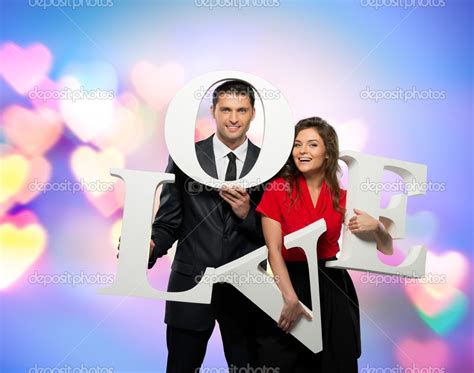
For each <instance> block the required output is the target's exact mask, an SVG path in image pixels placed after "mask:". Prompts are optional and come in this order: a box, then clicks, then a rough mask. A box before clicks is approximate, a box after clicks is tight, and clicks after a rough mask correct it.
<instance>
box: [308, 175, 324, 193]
mask: <svg viewBox="0 0 474 373" xmlns="http://www.w3.org/2000/svg"><path fill="white" fill-rule="evenodd" d="M303 176H304V178H305V180H306V184H308V187H309V188H310V189H313V190H318V189H320V188H321V185H322V184H323V180H324V174H323V173H322V172H317V173H311V174H303Z"/></svg>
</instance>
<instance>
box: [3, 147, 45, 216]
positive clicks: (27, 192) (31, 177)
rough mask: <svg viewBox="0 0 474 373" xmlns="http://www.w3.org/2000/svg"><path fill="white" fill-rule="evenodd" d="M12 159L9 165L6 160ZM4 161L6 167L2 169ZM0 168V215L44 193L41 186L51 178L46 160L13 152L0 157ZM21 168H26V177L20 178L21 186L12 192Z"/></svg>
mask: <svg viewBox="0 0 474 373" xmlns="http://www.w3.org/2000/svg"><path fill="white" fill-rule="evenodd" d="M12 158H13V159H14V161H13V163H9V161H8V160H11V159H12ZM5 161H6V162H7V163H6V167H5V168H3V162H5ZM0 167H2V172H4V174H3V175H4V177H2V178H1V180H0V198H3V200H2V204H1V205H0V215H3V214H4V213H5V212H7V211H8V210H9V209H10V208H11V207H13V206H14V205H15V204H17V203H21V204H27V203H28V202H30V201H31V200H32V199H34V198H35V197H36V196H38V194H39V193H41V192H43V191H44V188H43V186H44V184H45V183H47V182H48V181H49V179H50V177H51V164H50V163H49V162H48V160H47V159H46V158H43V157H40V156H37V157H33V158H27V157H24V156H23V155H21V154H18V153H17V152H15V151H10V152H7V153H6V154H5V155H4V156H1V157H0ZM23 168H26V176H25V177H24V178H23V176H22V180H23V181H22V182H21V186H20V187H19V188H17V189H15V190H14V191H12V190H11V188H12V184H15V183H18V177H19V176H18V173H19V172H23V171H21V170H22V169H23ZM8 190H10V193H8ZM12 192H13V193H12Z"/></svg>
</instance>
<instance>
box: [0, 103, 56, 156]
mask: <svg viewBox="0 0 474 373" xmlns="http://www.w3.org/2000/svg"><path fill="white" fill-rule="evenodd" d="M2 119H3V122H4V130H5V135H6V137H7V139H8V140H9V141H10V142H11V143H12V144H13V145H15V146H16V147H17V148H18V149H19V150H20V151H21V152H22V153H25V154H27V155H30V156H35V155H42V154H44V153H46V152H47V151H48V150H49V149H51V148H52V147H53V146H54V144H56V142H57V141H58V140H59V138H60V136H61V133H62V129H63V127H62V121H61V117H60V116H59V115H58V114H57V113H56V112H54V111H53V110H51V109H47V108H42V109H37V110H35V111H32V110H29V109H26V108H24V107H22V106H19V105H13V106H10V107H8V108H7V109H6V110H5V111H4V112H3V115H2Z"/></svg>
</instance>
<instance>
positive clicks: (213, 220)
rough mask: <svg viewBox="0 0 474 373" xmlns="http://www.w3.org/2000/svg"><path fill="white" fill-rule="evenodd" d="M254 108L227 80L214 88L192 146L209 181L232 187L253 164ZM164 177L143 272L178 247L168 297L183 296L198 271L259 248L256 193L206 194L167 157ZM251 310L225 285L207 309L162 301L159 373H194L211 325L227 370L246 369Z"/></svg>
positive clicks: (250, 357) (249, 95) (250, 95)
mask: <svg viewBox="0 0 474 373" xmlns="http://www.w3.org/2000/svg"><path fill="white" fill-rule="evenodd" d="M254 103H255V94H254V91H253V89H252V87H251V86H250V85H249V84H248V83H246V82H243V81H238V80H231V81H227V82H225V83H223V84H221V85H219V86H218V87H217V88H216V89H215V91H214V94H213V100H212V106H211V113H212V116H213V118H214V120H215V122H216V133H215V134H214V135H212V136H211V137H209V138H207V139H205V140H203V141H200V142H198V143H196V145H195V149H196V154H197V158H198V161H199V163H200V165H201V167H202V168H203V170H204V171H205V172H206V173H207V174H209V175H210V176H213V177H214V178H218V179H222V180H235V179H237V178H240V177H242V176H244V175H246V174H247V173H248V172H249V171H250V170H251V168H252V166H253V165H254V164H255V162H256V160H257V157H258V154H259V151H260V149H259V148H258V147H257V146H255V145H254V144H252V143H251V142H250V141H249V140H248V138H247V136H246V133H247V131H248V129H249V127H250V123H251V121H252V120H253V119H254V117H255V107H254ZM166 172H167V173H172V174H174V175H175V182H174V183H171V184H165V185H164V186H163V189H162V192H161V196H160V207H159V209H158V212H157V214H156V217H155V221H154V223H153V228H152V240H151V242H150V261H149V268H151V267H153V265H154V263H155V262H156V260H157V259H158V258H160V257H162V256H163V255H165V254H166V253H167V251H168V250H169V249H170V247H171V246H172V244H173V243H174V242H175V241H176V240H178V244H177V249H176V255H175V258H174V260H173V263H172V266H171V268H172V270H171V274H170V279H169V283H168V291H174V292H176V291H185V290H189V289H191V288H192V287H194V286H195V285H196V284H197V283H198V282H199V279H200V278H201V275H202V274H203V272H204V270H205V269H206V267H219V266H221V265H223V264H225V263H228V262H230V261H232V260H235V259H237V258H239V257H241V256H243V255H245V254H247V253H249V252H251V251H253V250H255V249H257V248H259V247H260V246H262V245H264V239H263V235H262V232H261V223H260V219H259V218H258V216H257V214H256V212H255V207H256V206H257V204H258V203H259V201H260V198H261V195H262V193H261V191H260V190H256V191H250V192H247V191H245V190H244V189H240V188H233V189H230V188H225V189H221V190H213V189H211V188H208V187H205V186H203V185H201V184H198V183H197V182H196V181H195V180H193V179H192V178H191V177H188V176H186V175H185V174H184V173H183V172H182V171H181V170H180V169H179V168H178V166H177V165H176V164H174V162H173V160H172V159H171V158H170V160H169V164H168V167H167V168H166ZM255 310H256V307H255V306H254V305H253V303H251V302H250V301H249V300H248V299H247V298H246V297H245V296H243V295H242V294H241V293H240V292H239V291H238V290H236V289H235V288H234V287H233V286H232V285H230V284H226V283H219V284H215V285H214V287H213V294H212V301H211V304H210V305H206V304H192V303H183V302H167V303H166V313H165V322H166V324H167V333H166V336H167V346H168V361H167V372H180V373H186V372H197V371H199V367H200V366H201V365H202V362H203V360H204V356H205V353H206V347H207V342H208V340H209V338H210V336H211V334H212V331H213V329H214V325H215V321H216V320H217V322H218V323H219V327H220V331H221V335H222V342H223V345H224V353H225V357H226V360H227V363H228V365H229V368H233V369H238V368H241V367H245V368H247V367H249V366H252V364H253V363H254V362H255V354H256V352H255V350H256V348H255V346H254V343H255V340H254V338H253V337H252V335H253V333H254V328H253V327H252V322H253V312H254V311H255ZM230 371H231V372H232V370H230Z"/></svg>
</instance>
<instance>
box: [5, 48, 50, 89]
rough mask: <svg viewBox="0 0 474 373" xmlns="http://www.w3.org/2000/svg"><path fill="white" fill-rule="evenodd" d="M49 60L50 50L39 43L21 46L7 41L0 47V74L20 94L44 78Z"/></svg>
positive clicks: (48, 67) (48, 66) (48, 68)
mask: <svg viewBox="0 0 474 373" xmlns="http://www.w3.org/2000/svg"><path fill="white" fill-rule="evenodd" d="M51 62H52V55H51V52H50V51H49V49H48V48H47V47H46V46H45V45H43V44H40V43H36V44H32V45H30V46H28V47H26V48H22V47H20V46H19V45H17V44H15V43H12V42H8V43H5V44H3V45H2V46H1V47H0V74H1V75H2V76H3V78H4V79H5V80H6V81H7V82H8V84H10V86H11V87H12V88H13V89H14V90H15V91H16V92H18V93H19V94H21V95H24V94H26V93H27V92H28V91H29V90H31V89H33V87H34V86H35V85H36V84H39V83H40V82H41V81H42V80H43V79H45V78H46V76H47V74H48V72H49V70H50V68H51Z"/></svg>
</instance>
